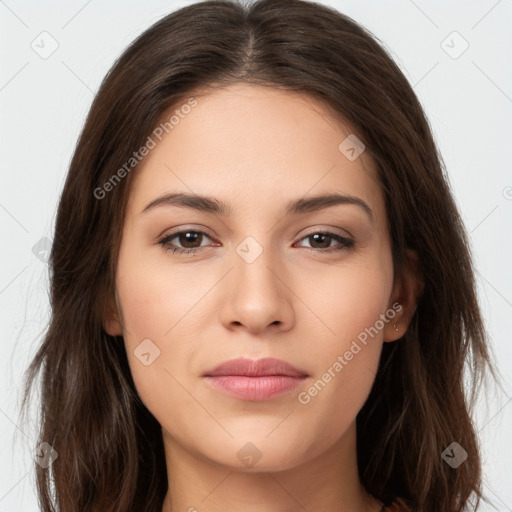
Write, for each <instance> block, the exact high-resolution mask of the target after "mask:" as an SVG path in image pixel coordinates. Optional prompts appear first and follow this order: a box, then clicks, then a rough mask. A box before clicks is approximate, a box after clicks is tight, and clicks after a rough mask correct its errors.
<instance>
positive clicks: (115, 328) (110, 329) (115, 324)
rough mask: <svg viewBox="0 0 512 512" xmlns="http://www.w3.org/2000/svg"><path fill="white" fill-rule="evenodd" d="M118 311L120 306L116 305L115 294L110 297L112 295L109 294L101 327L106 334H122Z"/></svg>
mask: <svg viewBox="0 0 512 512" xmlns="http://www.w3.org/2000/svg"><path fill="white" fill-rule="evenodd" d="M119 311H120V308H119V306H118V301H117V296H116V297H112V295H110V296H109V298H108V300H107V303H106V308H105V313H104V315H103V329H104V330H105V332H106V333H107V334H110V336H121V335H122V334H123V327H122V324H121V315H120V313H119Z"/></svg>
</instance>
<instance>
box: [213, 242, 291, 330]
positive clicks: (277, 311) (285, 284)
mask: <svg viewBox="0 0 512 512" xmlns="http://www.w3.org/2000/svg"><path fill="white" fill-rule="evenodd" d="M233 267H234V268H232V270H231V272H229V274H228V275H227V276H226V278H225V279H226V283H225V286H226V292H225V294H224V299H225V300H224V302H223V305H222V309H221V322H222V323H223V325H224V326H225V327H226V328H228V329H230V330H233V329H238V330H243V329H245V330H246V331H247V332H250V333H251V334H259V333H262V332H264V331H266V330H270V331H271V332H273V333H275V332H277V331H278V330H279V331H286V330H289V329H291V328H292V325H293V322H294V321H295V317H294V308H293V303H292V301H293V297H294V294H293V290H292V286H290V280H291V278H290V276H289V275H287V273H286V271H285V270H284V266H283V265H282V264H281V263H280V262H279V261H278V259H277V257H276V256H275V255H274V253H272V252H271V251H270V250H266V249H265V250H263V252H261V254H259V255H258V256H257V257H256V258H255V259H254V260H252V258H245V256H244V253H243V252H239V253H238V252H237V253H236V254H235V255H234V257H233Z"/></svg>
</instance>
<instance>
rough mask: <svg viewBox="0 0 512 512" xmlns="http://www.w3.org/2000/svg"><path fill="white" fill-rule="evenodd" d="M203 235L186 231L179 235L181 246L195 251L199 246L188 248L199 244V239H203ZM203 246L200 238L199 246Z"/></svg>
mask: <svg viewBox="0 0 512 512" xmlns="http://www.w3.org/2000/svg"><path fill="white" fill-rule="evenodd" d="M201 236H202V233H198V232H197V231H185V232H183V233H180V234H179V235H178V237H179V241H180V244H182V245H183V247H184V248H187V249H193V248H195V247H197V246H195V245H193V246H192V247H189V246H187V244H190V243H192V244H194V243H196V242H197V240H198V237H201ZM200 245H201V240H200V238H199V246H200Z"/></svg>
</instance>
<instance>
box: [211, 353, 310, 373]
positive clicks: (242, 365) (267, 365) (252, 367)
mask: <svg viewBox="0 0 512 512" xmlns="http://www.w3.org/2000/svg"><path fill="white" fill-rule="evenodd" d="M228 375H229V376H235V375H238V376H242V377H265V376H270V375H272V376H279V375H280V376H284V377H297V378H301V377H307V376H308V374H307V373H306V372H303V371H301V370H299V369H297V368H295V367H294V366H292V365H291V364H289V363H287V362H286V361H283V360H281V359H274V358H264V359H257V360H252V359H247V358H244V357H241V358H239V359H231V360H230V361H225V362H224V363H222V364H220V365H218V366H216V367H215V368H213V369H211V370H208V371H206V372H205V373H204V374H203V377H221V376H228Z"/></svg>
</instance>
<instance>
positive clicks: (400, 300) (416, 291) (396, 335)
mask: <svg viewBox="0 0 512 512" xmlns="http://www.w3.org/2000/svg"><path fill="white" fill-rule="evenodd" d="M406 253H407V260H408V261H407V264H406V268H405V269H404V272H403V275H402V276H401V278H400V279H399V280H398V281H396V282H395V285H394V287H393V292H392V296H391V301H390V303H391V304H395V303H397V304H399V305H400V306H401V308H400V309H399V310H398V307H397V308H396V309H395V308H393V309H395V311H396V314H395V316H394V318H393V319H391V320H390V321H389V322H388V323H387V324H386V326H385V327H384V341H385V342H391V341H396V340H398V339H400V338H401V337H402V336H404V334H405V333H406V332H407V329H408V327H409V324H410V322H411V319H412V317H413V315H414V313H415V311H416V308H417V304H418V301H419V299H420V297H421V295H422V294H423V290H424V287H425V284H424V282H423V279H422V276H421V271H420V267H419V258H418V255H417V253H416V251H414V250H412V249H407V250H406Z"/></svg>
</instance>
